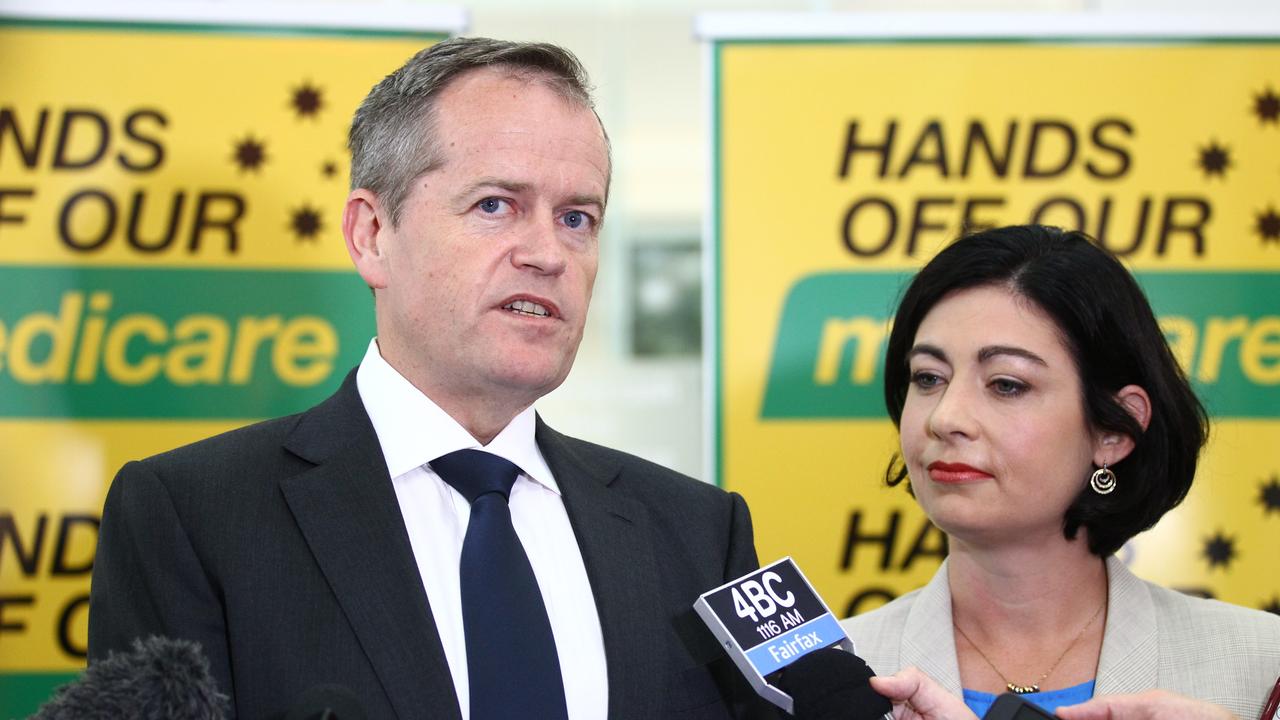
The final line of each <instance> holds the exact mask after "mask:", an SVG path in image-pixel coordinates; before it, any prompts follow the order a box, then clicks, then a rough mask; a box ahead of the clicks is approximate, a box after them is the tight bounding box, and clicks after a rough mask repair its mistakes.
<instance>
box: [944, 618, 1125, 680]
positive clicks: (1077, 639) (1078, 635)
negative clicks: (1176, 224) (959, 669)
mask: <svg viewBox="0 0 1280 720" xmlns="http://www.w3.org/2000/svg"><path fill="white" fill-rule="evenodd" d="M1106 606H1107V599H1106V598H1103V599H1102V604H1101V605H1099V606H1098V609H1097V610H1094V611H1093V616H1092V617H1090V618H1089V622H1087V623H1085V624H1084V627H1082V628H1080V632H1078V633H1076V637H1075V639H1074V640H1072V641H1071V644H1070V645H1067V647H1066V649H1065V650H1063V651H1062V654H1061V655H1059V656H1058V659H1057V660H1054V661H1053V664H1052V665H1050V666H1049V669H1048V670H1045V671H1044V674H1043V675H1041V676H1040V678H1039V679H1038V680H1036V681H1035V682H1033V683H1031V684H1030V685H1018V684H1017V683H1014V682H1011V681H1010V680H1009V678H1007V677H1005V674H1004V673H1002V672H1000V668H998V667H996V664H995V663H993V662H991V658H989V657H987V654H986V653H984V652H982V648H980V647H978V644H977V643H975V642H974V641H973V638H971V637H969V635H968V634H967V633H965V631H964V629H963V628H961V627H960V625H959V624H958V623H956V622H955V621H952V623H951V624H952V625H953V626H954V627H955V629H956V632H958V633H960V637H962V638H964V639H965V640H966V641H967V642H968V643H969V646H970V647H972V648H973V649H974V650H977V651H978V655H980V656H982V659H983V660H986V661H987V664H988V665H990V666H991V669H992V670H995V671H996V675H999V676H1000V679H1001V680H1003V681H1004V686H1005V687H1006V688H1008V690H1009V692H1011V693H1016V694H1018V695H1026V694H1027V693H1033V692H1040V683H1042V682H1044V681H1045V680H1046V679H1048V677H1049V675H1050V674H1052V673H1053V671H1054V670H1057V669H1058V663H1060V662H1062V659H1063V658H1065V657H1066V656H1067V653H1069V652H1071V648H1073V647H1075V646H1076V643H1078V642H1080V639H1081V638H1083V637H1084V634H1085V631H1087V630H1088V629H1089V628H1090V627H1092V626H1093V621H1094V620H1097V619H1098V616H1099V615H1101V614H1102V609H1103V608H1105V607H1106Z"/></svg>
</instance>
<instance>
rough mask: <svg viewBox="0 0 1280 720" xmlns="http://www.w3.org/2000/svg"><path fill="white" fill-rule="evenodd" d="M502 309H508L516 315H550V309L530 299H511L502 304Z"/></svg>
mask: <svg viewBox="0 0 1280 720" xmlns="http://www.w3.org/2000/svg"><path fill="white" fill-rule="evenodd" d="M502 309H503V310H510V311H511V312H513V313H516V314H517V315H529V316H532V317H551V311H550V310H549V309H547V308H546V306H543V305H539V304H538V303H536V302H533V301H532V300H512V301H511V302H509V303H507V304H506V305H503V306H502Z"/></svg>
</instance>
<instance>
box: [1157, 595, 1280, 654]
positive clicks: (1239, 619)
mask: <svg viewBox="0 0 1280 720" xmlns="http://www.w3.org/2000/svg"><path fill="white" fill-rule="evenodd" d="M1147 585H1148V587H1149V588H1150V590H1151V601H1152V603H1153V604H1154V605H1155V608H1156V613H1157V616H1158V617H1160V618H1161V619H1162V621H1163V622H1162V624H1163V625H1165V626H1172V627H1176V628H1180V629H1183V630H1185V631H1187V632H1189V633H1192V634H1194V635H1196V636H1198V639H1199V638H1203V639H1205V640H1207V641H1209V642H1224V643H1233V644H1235V643H1245V644H1258V645H1261V646H1265V647H1268V648H1270V650H1271V651H1272V652H1273V653H1276V654H1277V655H1280V615H1273V614H1271V613H1269V612H1264V611H1262V610H1254V609H1253V608H1247V607H1242V606H1240V605H1233V604H1231V603H1227V602H1222V601H1221V600H1214V599H1209V598H1202V597H1196V596H1194V595H1188V594H1186V593H1182V592H1178V591H1177V590H1171V589H1169V588H1166V587H1162V586H1160V585H1156V584H1154V583H1147Z"/></svg>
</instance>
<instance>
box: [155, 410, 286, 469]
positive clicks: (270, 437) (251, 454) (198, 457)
mask: <svg viewBox="0 0 1280 720" xmlns="http://www.w3.org/2000/svg"><path fill="white" fill-rule="evenodd" d="M301 417H302V414H301V413H300V414H296V415H287V416H285V417H279V418H273V419H271V420H263V421H260V422H255V423H251V424H248V425H244V426H242V427H238V428H234V429H231V430H227V431H225V432H222V433H219V434H217V435H213V436H211V437H207V438H204V439H201V440H197V441H195V442H192V443H188V444H186V445H182V446H179V447H176V448H173V449H172V450H166V451H165V452H162V453H158V454H156V455H152V456H150V457H148V458H144V459H142V460H140V461H139V463H141V464H142V465H144V466H146V467H148V468H150V469H152V470H154V471H157V472H165V473H169V472H205V471H209V470H217V471H219V472H225V471H228V470H230V469H233V468H235V467H237V466H245V465H248V466H254V465H260V464H261V462H262V461H263V459H264V457H263V456H264V454H274V453H277V452H278V453H283V452H284V450H283V447H284V443H285V440H286V439H287V438H288V437H289V434H290V433H291V432H292V431H293V429H294V428H295V427H296V426H297V424H298V421H299V419H300V418H301Z"/></svg>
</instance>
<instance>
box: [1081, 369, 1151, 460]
mask: <svg viewBox="0 0 1280 720" xmlns="http://www.w3.org/2000/svg"><path fill="white" fill-rule="evenodd" d="M1116 400H1117V401H1118V402H1119V403H1120V404H1121V405H1123V406H1124V409H1125V410H1127V411H1129V414H1130V415H1132V416H1133V419H1134V420H1137V421H1138V425H1139V426H1141V427H1142V429H1143V430H1146V429H1147V425H1148V424H1150V423H1151V396H1149V395H1147V391H1146V390H1143V389H1142V388H1141V387H1139V386H1137V385H1125V386H1124V387H1122V388H1120V391H1119V392H1117V393H1116ZM1134 445H1135V440H1134V438H1132V437H1129V436H1128V435H1125V434H1124V433H1118V432H1112V431H1107V432H1100V433H1098V436H1097V437H1096V438H1095V439H1094V448H1093V464H1094V465H1097V466H1098V467H1102V466H1103V465H1115V464H1116V463H1118V462H1120V461H1121V460H1123V459H1125V458H1126V457H1128V456H1129V453H1131V452H1133V447H1134Z"/></svg>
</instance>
